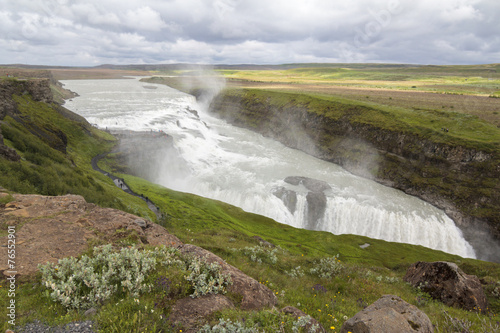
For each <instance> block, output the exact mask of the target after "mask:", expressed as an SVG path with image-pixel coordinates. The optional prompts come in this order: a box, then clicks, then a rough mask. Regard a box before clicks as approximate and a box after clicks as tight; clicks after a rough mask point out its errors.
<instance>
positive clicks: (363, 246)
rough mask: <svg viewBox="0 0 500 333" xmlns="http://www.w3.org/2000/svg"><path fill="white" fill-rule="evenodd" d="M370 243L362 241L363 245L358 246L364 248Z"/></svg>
mask: <svg viewBox="0 0 500 333" xmlns="http://www.w3.org/2000/svg"><path fill="white" fill-rule="evenodd" d="M370 245H371V244H369V243H364V244H363V245H360V246H359V247H360V248H362V249H366V248H367V247H369V246H370Z"/></svg>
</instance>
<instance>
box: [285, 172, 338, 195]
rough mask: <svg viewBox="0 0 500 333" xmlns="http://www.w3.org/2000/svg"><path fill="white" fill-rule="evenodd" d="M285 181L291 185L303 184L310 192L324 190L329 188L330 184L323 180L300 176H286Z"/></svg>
mask: <svg viewBox="0 0 500 333" xmlns="http://www.w3.org/2000/svg"><path fill="white" fill-rule="evenodd" d="M285 183H288V184H291V185H304V187H305V188H307V189H308V190H309V191H311V192H324V191H326V190H330V189H331V186H330V185H329V184H328V183H327V182H325V181H322V180H318V179H314V178H308V177H301V176H289V177H286V178H285Z"/></svg>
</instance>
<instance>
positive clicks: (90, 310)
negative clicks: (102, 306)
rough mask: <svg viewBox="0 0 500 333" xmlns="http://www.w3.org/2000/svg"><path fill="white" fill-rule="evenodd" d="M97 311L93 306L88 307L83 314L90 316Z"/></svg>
mask: <svg viewBox="0 0 500 333" xmlns="http://www.w3.org/2000/svg"><path fill="white" fill-rule="evenodd" d="M96 313H97V310H96V309H95V308H90V309H88V310H87V311H85V313H84V314H83V315H84V316H85V317H92V316H94V315H95V314H96Z"/></svg>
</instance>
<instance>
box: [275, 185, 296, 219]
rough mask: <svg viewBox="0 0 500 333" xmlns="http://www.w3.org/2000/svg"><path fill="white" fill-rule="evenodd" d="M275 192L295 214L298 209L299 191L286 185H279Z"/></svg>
mask: <svg viewBox="0 0 500 333" xmlns="http://www.w3.org/2000/svg"><path fill="white" fill-rule="evenodd" d="M273 194H274V195H275V196H276V197H278V198H280V199H281V201H283V203H284V204H285V206H286V208H288V210H289V211H290V213H292V214H295V211H296V210H297V193H296V192H295V191H292V190H288V189H286V188H284V187H278V188H277V189H276V190H275V191H274V192H273Z"/></svg>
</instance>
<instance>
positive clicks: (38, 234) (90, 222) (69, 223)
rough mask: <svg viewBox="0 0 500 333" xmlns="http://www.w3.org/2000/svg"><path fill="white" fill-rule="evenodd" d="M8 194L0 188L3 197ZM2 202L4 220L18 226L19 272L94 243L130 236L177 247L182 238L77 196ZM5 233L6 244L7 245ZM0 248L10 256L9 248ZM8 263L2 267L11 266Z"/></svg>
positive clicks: (28, 197) (17, 198) (74, 253)
mask: <svg viewBox="0 0 500 333" xmlns="http://www.w3.org/2000/svg"><path fill="white" fill-rule="evenodd" d="M3 196H7V194H6V193H0V197H3ZM13 197H14V201H11V202H9V203H7V204H5V205H4V206H3V207H2V206H0V223H5V224H6V225H8V226H14V227H15V230H16V232H15V235H16V253H17V258H18V260H17V262H16V270H17V274H19V275H29V274H33V273H35V272H36V271H37V266H38V264H42V263H46V262H57V261H58V260H59V259H62V258H64V257H68V256H78V255H80V254H81V253H83V252H84V251H85V250H87V249H88V246H89V243H92V242H96V243H99V242H114V241H118V240H120V239H122V238H127V237H132V238H135V239H136V240H137V241H138V242H139V243H144V244H150V245H155V246H156V245H166V246H172V247H177V246H179V245H181V244H182V243H181V241H180V240H179V239H178V238H177V237H175V236H173V235H171V234H169V233H168V232H167V231H166V230H165V228H163V227H161V226H160V225H158V224H155V223H152V222H150V221H147V220H144V219H142V218H139V217H137V216H135V215H132V214H129V213H125V212H122V211H120V210H116V209H111V208H101V207H98V206H96V205H94V204H90V203H87V202H86V201H85V199H84V198H83V197H81V196H79V195H65V196H59V197H50V196H41V195H21V194H14V195H13ZM6 237H7V236H4V237H3V238H5V239H4V240H2V244H7V241H6ZM0 253H1V255H3V256H4V257H5V258H6V257H7V248H6V247H1V248H0ZM7 268H8V267H7V262H2V263H0V271H7Z"/></svg>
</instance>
